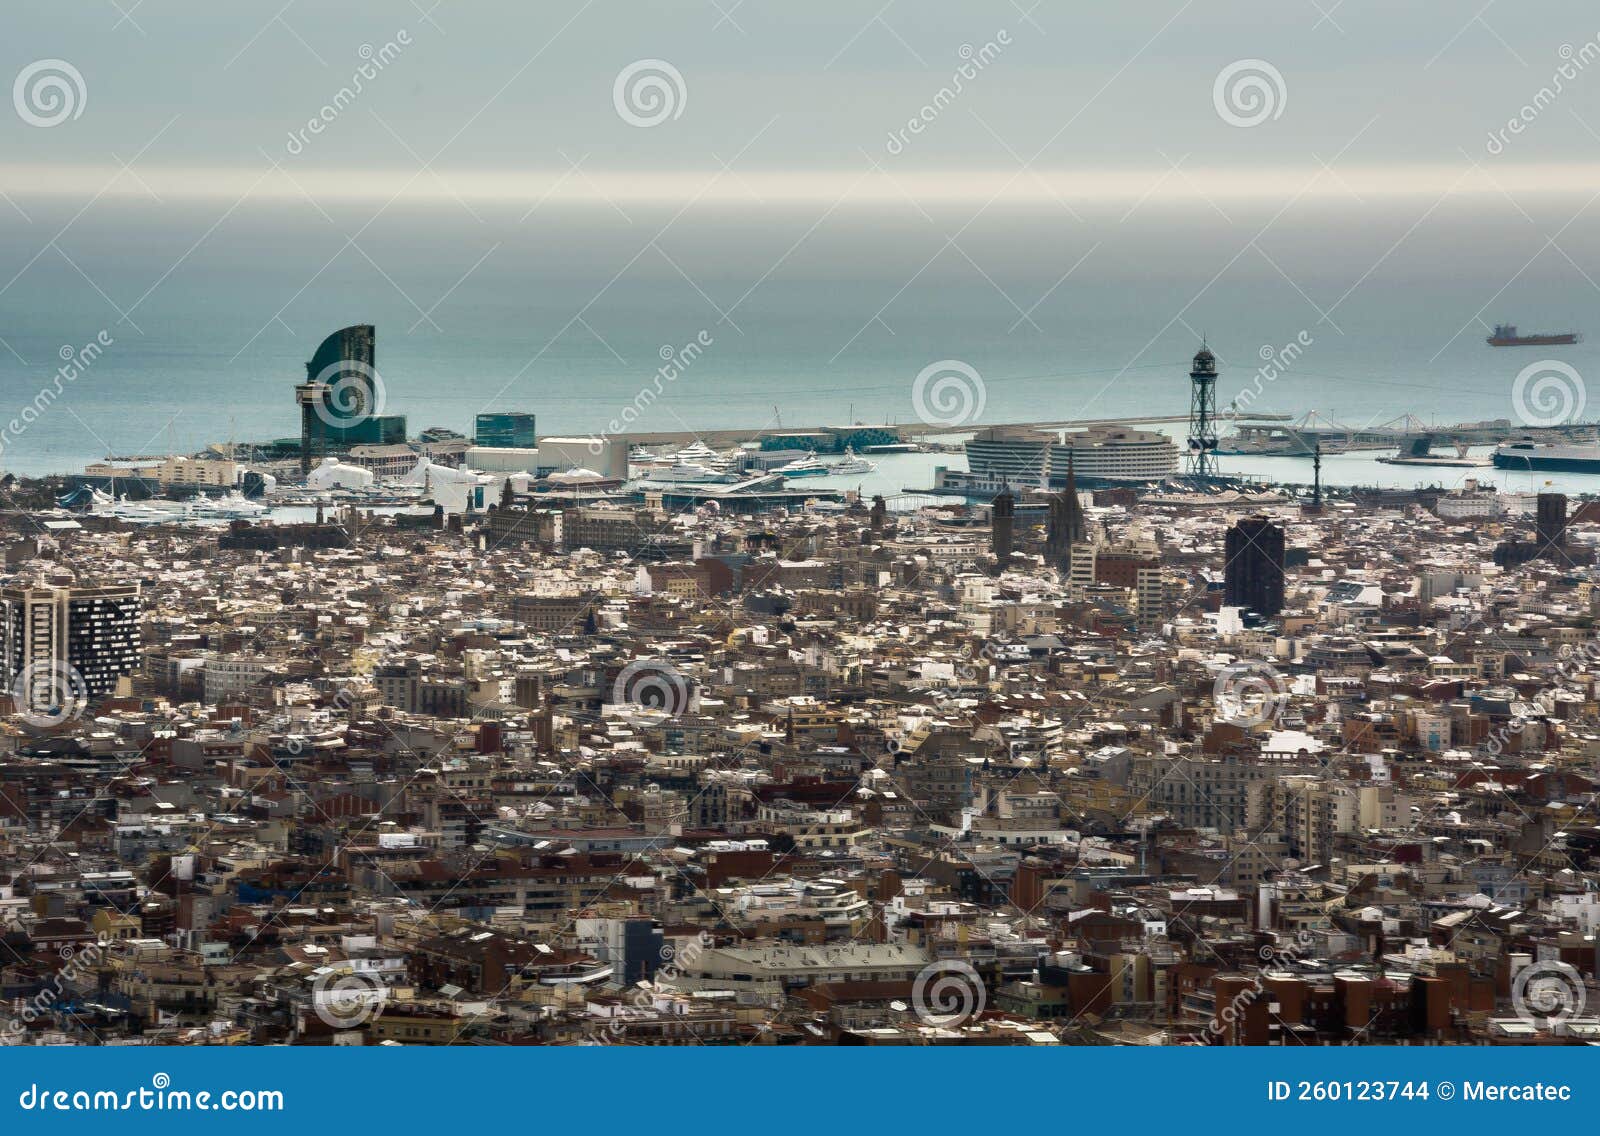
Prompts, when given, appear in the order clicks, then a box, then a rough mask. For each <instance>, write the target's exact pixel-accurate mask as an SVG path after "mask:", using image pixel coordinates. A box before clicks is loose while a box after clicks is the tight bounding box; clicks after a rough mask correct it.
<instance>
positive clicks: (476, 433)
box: [472, 411, 539, 450]
mask: <svg viewBox="0 0 1600 1136" xmlns="http://www.w3.org/2000/svg"><path fill="white" fill-rule="evenodd" d="M472 433H473V444H474V445H479V446H488V447H490V448H492V449H496V450H531V449H533V448H534V447H535V446H537V445H538V444H539V438H538V435H537V434H536V433H535V432H534V428H533V415H531V414H524V413H522V412H520V411H503V412H499V413H493V414H480V415H478V420H477V425H476V426H475V427H474V429H473V432H472Z"/></svg>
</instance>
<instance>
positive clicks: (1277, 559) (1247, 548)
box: [1222, 516, 1283, 617]
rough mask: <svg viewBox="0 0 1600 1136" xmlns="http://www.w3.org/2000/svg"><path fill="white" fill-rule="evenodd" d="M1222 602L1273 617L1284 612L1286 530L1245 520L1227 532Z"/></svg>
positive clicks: (1259, 518)
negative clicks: (1284, 534) (1284, 545)
mask: <svg viewBox="0 0 1600 1136" xmlns="http://www.w3.org/2000/svg"><path fill="white" fill-rule="evenodd" d="M1225 551H1226V555H1227V558H1228V560H1227V564H1226V565H1225V566H1224V568H1223V601H1222V602H1223V603H1225V604H1227V605H1228V606H1229V607H1243V608H1249V609H1250V610H1251V611H1253V612H1255V613H1256V614H1257V615H1263V616H1269V617H1270V616H1274V615H1277V614H1278V613H1279V612H1280V611H1282V610H1283V529H1282V528H1280V527H1279V526H1278V525H1275V524H1273V523H1272V522H1271V521H1269V520H1268V519H1267V518H1266V517H1262V516H1256V517H1246V518H1244V519H1243V520H1242V521H1240V522H1239V523H1238V524H1236V525H1234V526H1233V527H1232V528H1231V529H1229V530H1228V537H1227V542H1226V544H1225Z"/></svg>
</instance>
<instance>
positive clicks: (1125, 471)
mask: <svg viewBox="0 0 1600 1136" xmlns="http://www.w3.org/2000/svg"><path fill="white" fill-rule="evenodd" d="M966 454H967V469H966V471H965V472H963V471H961V470H947V469H939V470H937V471H936V478H935V486H936V488H940V489H947V490H952V491H962V492H969V493H975V494H977V493H998V492H1000V490H1002V489H1012V490H1021V489H1059V488H1061V487H1062V486H1064V485H1065V484H1066V481H1067V468H1068V465H1069V464H1070V466H1071V468H1072V472H1073V476H1074V478H1075V479H1076V480H1078V481H1079V482H1091V483H1092V482H1099V481H1110V482H1122V481H1128V482H1144V481H1160V480H1162V479H1163V478H1166V477H1170V476H1171V475H1173V474H1175V473H1176V472H1177V471H1178V447H1177V445H1176V444H1175V443H1174V442H1173V441H1172V439H1171V438H1169V437H1167V436H1166V435H1165V434H1161V433H1157V432H1156V431H1154V430H1134V429H1130V428H1128V427H1123V426H1092V427H1089V428H1088V429H1085V430H1073V431H1068V432H1066V433H1065V434H1058V433H1056V432H1054V431H1046V430H1034V429H1029V428H1026V427H1007V426H996V427H992V428H990V429H987V430H980V431H979V432H978V433H977V434H976V435H975V436H974V437H973V438H972V440H971V441H969V442H968V443H967V444H966Z"/></svg>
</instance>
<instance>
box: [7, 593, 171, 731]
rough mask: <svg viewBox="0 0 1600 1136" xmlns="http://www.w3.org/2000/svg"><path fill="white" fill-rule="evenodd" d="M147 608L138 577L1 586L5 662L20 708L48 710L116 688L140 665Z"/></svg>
mask: <svg viewBox="0 0 1600 1136" xmlns="http://www.w3.org/2000/svg"><path fill="white" fill-rule="evenodd" d="M140 611H141V607H140V601H139V586H138V585H137V584H126V585H114V586H109V587H99V588H79V587H55V586H51V585H47V584H37V585H14V586H12V587H8V588H4V589H0V622H3V624H4V626H3V629H0V630H3V636H0V670H3V672H4V676H3V677H4V680H5V686H6V689H7V690H9V691H11V692H12V695H13V697H14V698H15V700H16V702H17V703H18V709H19V710H20V711H24V712H27V711H36V712H37V711H48V710H51V709H55V708H59V707H61V706H63V705H64V704H67V703H71V702H73V701H75V700H81V699H85V698H89V699H94V698H100V697H103V696H104V695H107V694H111V693H112V692H114V691H115V690H116V687H117V680H118V679H119V678H121V677H123V676H124V675H131V674H133V673H134V672H136V671H137V670H138V669H139V665H140V662H141V659H140V649H141V644H140V639H139V616H140ZM19 688H20V689H19Z"/></svg>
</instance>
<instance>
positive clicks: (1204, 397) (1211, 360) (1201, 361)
mask: <svg viewBox="0 0 1600 1136" xmlns="http://www.w3.org/2000/svg"><path fill="white" fill-rule="evenodd" d="M1185 465H1186V466H1187V469H1188V473H1189V476H1191V477H1195V478H1209V477H1215V476H1216V475H1217V357H1216V356H1215V355H1213V354H1211V349H1210V348H1209V347H1207V346H1206V345H1205V344H1204V343H1201V344H1200V350H1199V351H1197V352H1195V356H1194V369H1193V370H1191V371H1190V372H1189V454H1188V457H1187V458H1186V459H1185Z"/></svg>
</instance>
